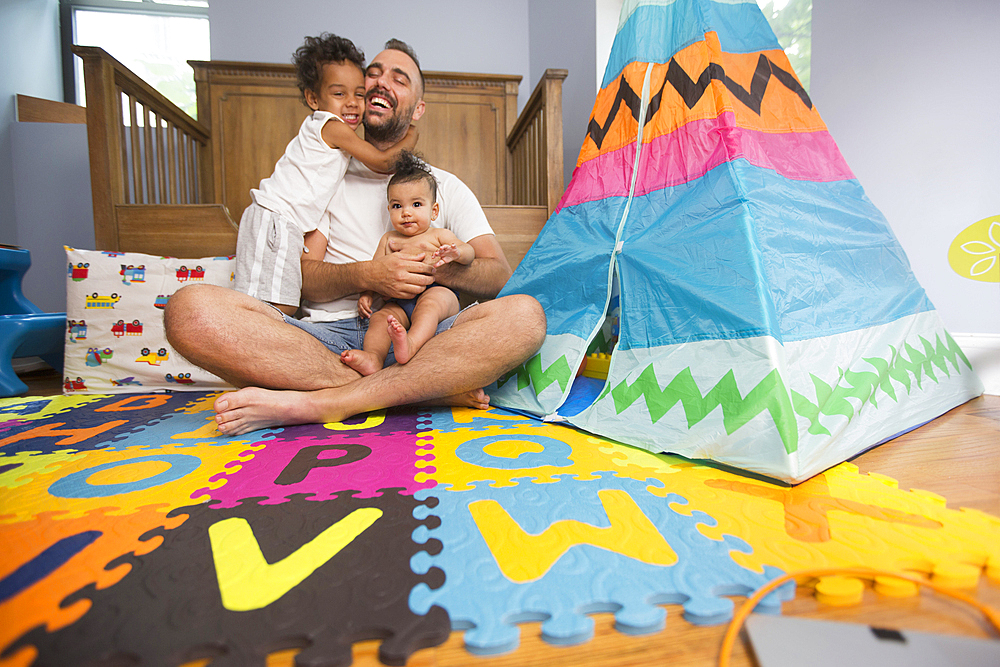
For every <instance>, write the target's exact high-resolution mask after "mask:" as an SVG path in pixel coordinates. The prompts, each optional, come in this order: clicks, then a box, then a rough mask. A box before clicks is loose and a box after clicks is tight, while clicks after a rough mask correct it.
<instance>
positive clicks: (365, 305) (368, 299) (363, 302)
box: [358, 294, 373, 319]
mask: <svg viewBox="0 0 1000 667" xmlns="http://www.w3.org/2000/svg"><path fill="white" fill-rule="evenodd" d="M372 301H373V299H372V295H371V294H362V295H361V296H359V297H358V314H359V315H361V317H363V318H365V319H368V318H370V317H371V316H372Z"/></svg>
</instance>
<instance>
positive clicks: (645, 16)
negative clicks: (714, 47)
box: [601, 0, 781, 88]
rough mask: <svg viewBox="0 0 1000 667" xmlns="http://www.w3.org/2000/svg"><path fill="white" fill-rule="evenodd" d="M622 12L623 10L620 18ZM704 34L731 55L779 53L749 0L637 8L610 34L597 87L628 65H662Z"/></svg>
mask: <svg viewBox="0 0 1000 667" xmlns="http://www.w3.org/2000/svg"><path fill="white" fill-rule="evenodd" d="M703 7H707V11H703ZM628 9H629V8H628V7H623V10H622V11H623V16H624V15H625V13H626V12H627V11H628ZM710 30H714V31H716V32H718V33H719V40H720V41H721V43H722V46H723V49H724V50H726V51H729V52H732V53H750V52H754V51H765V50H769V49H781V45H780V44H779V43H778V39H777V37H775V36H774V31H773V30H771V26H770V25H768V23H767V20H766V19H765V18H764V15H763V14H761V12H760V10H759V9H758V8H757V5H756V3H755V2H752V1H750V2H745V3H731V2H707V1H706V0H676V1H675V2H672V3H669V4H667V5H660V4H656V5H640V6H638V7H636V8H635V10H634V11H633V12H632V13H631V16H629V17H628V19H627V20H626V21H625V22H624V23H623V24H622V25H621V26H620V27H619V29H618V33H617V34H616V35H615V41H614V44H613V45H612V47H611V55H610V57H609V59H608V66H607V68H606V69H605V72H604V79H603V81H602V83H601V88H604V87H606V86H607V85H608V84H609V83H611V82H612V81H614V80H615V79H616V78H617V77H618V76H619V75H620V74H621V72H622V70H623V69H625V67H626V66H627V65H628V64H629V63H632V62H643V63H665V62H667V61H668V60H670V58H671V56H673V55H674V54H675V53H677V52H678V51H680V50H681V49H683V48H685V47H687V46H690V45H691V44H693V43H695V42H697V41H699V40H701V39H702V38H703V37H704V34H705V33H706V32H709V31H710Z"/></svg>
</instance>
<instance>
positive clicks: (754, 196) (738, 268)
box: [503, 160, 933, 349]
mask: <svg viewBox="0 0 1000 667" xmlns="http://www.w3.org/2000/svg"><path fill="white" fill-rule="evenodd" d="M623 206H624V199H622V198H611V199H605V200H600V201H596V202H588V203H585V204H580V205H578V206H574V207H568V208H565V209H563V210H561V211H560V212H559V213H558V214H556V215H555V216H553V218H552V220H550V222H549V224H547V225H546V226H545V229H544V230H543V231H542V234H541V235H540V236H539V238H538V240H537V241H536V243H535V246H534V247H533V248H532V250H531V251H530V252H529V253H528V255H527V256H526V257H525V258H524V260H523V262H522V264H521V266H520V267H519V268H518V271H517V272H516V273H515V274H514V276H513V277H512V278H511V280H510V281H509V282H508V284H507V286H506V287H505V288H504V291H503V293H504V294H531V295H533V296H535V297H537V298H538V299H539V300H540V301H541V303H542V306H543V307H544V308H545V313H546V316H547V318H548V333H549V334H550V335H555V334H565V333H571V334H574V335H577V336H580V337H582V338H586V337H587V336H588V335H589V334H590V332H591V331H592V330H593V328H594V327H595V326H596V323H597V322H598V321H599V320H600V318H601V317H602V316H603V313H602V312H600V311H601V308H602V306H603V304H604V302H605V295H606V293H607V289H608V285H607V267H608V264H609V262H610V261H611V253H612V251H613V248H614V229H613V227H614V224H615V221H616V220H617V219H618V218H619V217H620V215H621V209H622V207H623ZM618 262H619V273H620V276H621V280H622V293H623V295H624V296H623V298H622V308H623V315H622V324H621V340H620V342H619V346H620V347H621V349H632V348H648V347H660V346H663V345H672V344H677V343H684V342H692V341H699V340H713V339H731V338H747V337H755V336H762V335H770V336H772V337H774V338H775V339H776V340H778V341H781V342H787V341H795V340H805V339H811V338H820V337H823V336H829V335H831V334H835V333H840V332H845V331H852V330H856V329H863V328H867V327H871V326H876V325H880V324H886V323H888V322H892V321H895V320H897V319H899V318H901V317H905V316H907V315H913V314H915V313H919V312H924V311H927V310H932V309H933V305H932V304H931V302H930V300H929V299H928V298H927V295H926V294H925V293H924V290H923V289H922V288H921V287H920V285H919V283H918V282H917V280H916V278H915V277H914V276H913V273H912V271H911V269H910V265H909V262H908V261H907V258H906V255H905V253H904V252H903V250H902V248H901V247H900V245H899V243H898V241H897V240H896V238H895V236H894V235H893V234H892V231H891V230H890V228H889V226H888V224H886V222H885V219H884V218H883V217H882V214H881V213H880V212H879V211H878V209H876V208H875V206H874V205H873V204H872V203H871V201H870V200H869V199H868V198H867V197H866V196H865V194H864V191H863V189H862V188H861V186H860V184H859V183H858V182H857V181H856V180H848V181H834V182H828V183H816V182H812V181H795V180H791V179H787V178H784V177H783V176H781V175H779V174H776V173H774V172H773V171H770V170H768V169H761V168H759V167H756V166H753V165H751V164H749V163H748V162H746V161H745V160H735V161H733V162H730V163H727V164H724V165H722V166H720V167H717V168H715V169H713V170H712V171H710V172H709V173H708V174H706V175H705V176H704V177H703V178H700V179H698V180H696V181H692V182H690V183H685V184H683V185H678V186H674V187H670V188H665V189H663V190H658V191H656V192H653V193H649V194H646V195H643V196H640V197H636V198H635V200H634V201H633V203H632V213H631V214H630V215H629V221H628V223H627V224H626V231H625V235H624V245H623V249H622V253H621V254H620V255H619V257H618Z"/></svg>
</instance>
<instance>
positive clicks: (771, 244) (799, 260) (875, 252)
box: [732, 160, 934, 343]
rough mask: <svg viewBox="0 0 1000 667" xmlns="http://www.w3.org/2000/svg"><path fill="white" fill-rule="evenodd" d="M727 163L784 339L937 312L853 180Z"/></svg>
mask: <svg viewBox="0 0 1000 667" xmlns="http://www.w3.org/2000/svg"><path fill="white" fill-rule="evenodd" d="M732 167H733V169H734V171H735V172H736V173H737V178H738V180H739V183H740V185H741V187H742V188H743V189H744V196H745V197H746V198H747V200H748V202H749V207H750V210H751V212H752V216H753V218H754V221H755V223H756V230H757V231H756V236H757V239H758V241H759V243H760V245H761V248H762V256H763V264H762V270H763V273H764V275H765V276H766V283H767V285H768V286H769V287H770V290H771V291H770V297H771V299H772V300H773V303H774V305H775V310H776V311H777V313H778V324H779V330H780V332H781V340H782V341H783V342H786V343H787V342H789V341H793V340H802V339H806V338H820V337H824V336H827V335H830V334H835V333H842V332H846V331H851V330H853V329H864V328H867V327H872V326H878V325H882V324H887V323H889V322H893V321H895V320H898V319H900V318H902V317H906V316H908V315H913V314H915V313H920V312H925V311H929V310H934V305H933V304H932V303H931V301H930V299H929V298H928V297H927V294H926V292H924V289H923V288H922V287H921V286H920V283H919V282H918V281H917V279H916V276H914V275H913V271H912V269H911V268H910V263H909V260H908V259H907V257H906V253H905V252H904V251H903V248H902V246H901V245H900V244H899V241H898V240H897V239H896V237H895V235H894V234H893V233H892V229H891V228H890V227H889V223H888V222H887V221H886V220H885V217H884V216H883V215H882V213H881V212H880V211H879V210H878V209H877V208H876V207H875V205H874V204H872V203H871V201H870V200H869V199H868V197H867V196H865V193H864V189H863V188H862V187H861V185H860V184H859V183H858V181H857V180H854V179H851V180H844V181H834V182H830V183H816V182H812V181H791V180H788V179H786V178H783V177H781V176H779V175H777V174H775V173H774V172H772V171H769V170H766V169H759V168H757V167H754V166H752V165H750V164H748V163H746V162H745V161H742V160H739V161H735V162H733V163H732Z"/></svg>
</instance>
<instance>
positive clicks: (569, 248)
mask: <svg viewBox="0 0 1000 667" xmlns="http://www.w3.org/2000/svg"><path fill="white" fill-rule="evenodd" d="M625 204H626V200H625V199H624V198H621V197H612V198H608V199H602V200H600V201H596V202H590V203H587V204H582V205H580V206H574V207H572V208H564V209H563V210H561V211H559V212H558V213H556V214H554V215H553V216H552V217H551V218H549V221H548V222H547V223H546V224H545V227H543V228H542V231H541V233H540V234H539V235H538V238H537V239H536V240H535V243H534V244H533V245H532V246H531V249H529V250H528V253H527V254H526V255H525V256H524V259H522V260H521V263H520V265H518V267H517V271H516V272H514V275H513V276H511V278H510V280H508V281H507V284H506V285H504V288H503V290H501V292H500V295H501V296H506V295H508V294H529V295H531V296H533V297H535V298H536V299H538V301H539V302H540V303H541V305H542V307H543V308H544V309H545V316H546V319H547V321H548V327H547V331H548V334H549V335H550V336H552V335H557V334H574V335H575V336H577V337H580V338H584V339H586V338H588V337H589V336H590V334H591V333H592V332H593V331H594V330H595V329H596V327H597V326H598V324H599V323H600V321H601V320H602V319H603V318H604V313H605V310H604V309H605V306H606V304H607V301H608V298H609V297H608V295H609V290H610V289H611V286H610V279H609V278H610V276H609V269H610V266H611V255H612V252H613V250H614V245H615V234H616V231H617V226H618V223H619V221H620V220H621V216H622V213H623V211H624V208H625Z"/></svg>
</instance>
